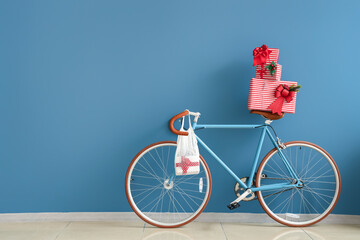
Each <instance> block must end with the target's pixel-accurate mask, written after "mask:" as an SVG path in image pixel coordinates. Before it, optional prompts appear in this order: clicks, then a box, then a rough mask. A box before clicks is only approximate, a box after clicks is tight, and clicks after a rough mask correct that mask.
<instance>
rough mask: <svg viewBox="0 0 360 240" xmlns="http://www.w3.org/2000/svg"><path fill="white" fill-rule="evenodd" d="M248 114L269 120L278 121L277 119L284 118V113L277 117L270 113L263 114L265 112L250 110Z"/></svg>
mask: <svg viewBox="0 0 360 240" xmlns="http://www.w3.org/2000/svg"><path fill="white" fill-rule="evenodd" d="M250 113H255V114H259V115H261V116H263V117H264V118H266V119H269V120H278V119H280V118H282V117H284V115H285V113H281V115H277V114H273V113H271V112H265V111H260V110H251V111H250Z"/></svg>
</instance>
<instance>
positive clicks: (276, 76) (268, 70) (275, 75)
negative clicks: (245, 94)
mask: <svg viewBox="0 0 360 240" xmlns="http://www.w3.org/2000/svg"><path fill="white" fill-rule="evenodd" d="M281 70H282V66H281V65H280V64H276V63H275V62H272V63H271V64H269V65H256V73H255V78H260V79H268V80H275V81H280V79H281Z"/></svg>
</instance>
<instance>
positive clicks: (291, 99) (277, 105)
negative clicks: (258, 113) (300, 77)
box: [248, 78, 297, 114]
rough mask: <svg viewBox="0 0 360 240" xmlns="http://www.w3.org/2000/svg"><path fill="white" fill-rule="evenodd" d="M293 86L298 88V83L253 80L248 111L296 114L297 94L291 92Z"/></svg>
mask: <svg viewBox="0 0 360 240" xmlns="http://www.w3.org/2000/svg"><path fill="white" fill-rule="evenodd" d="M293 86H297V82H289V81H269V80H267V79H258V78H253V79H251V82H250V90H249V101H248V109H249V110H262V111H268V112H272V113H277V114H281V112H285V113H295V105H296V92H295V91H291V90H290V91H289V88H290V89H291V88H292V87H293Z"/></svg>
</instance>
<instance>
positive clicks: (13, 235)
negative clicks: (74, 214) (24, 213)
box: [0, 222, 69, 240]
mask: <svg viewBox="0 0 360 240" xmlns="http://www.w3.org/2000/svg"><path fill="white" fill-rule="evenodd" d="M68 224H69V223H68V222H26V223H0V239H1V240H23V239H24V240H53V239H55V238H56V237H57V236H58V234H59V233H60V232H61V231H63V229H64V228H65V227H66V226H67V225H68Z"/></svg>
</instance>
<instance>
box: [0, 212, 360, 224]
mask: <svg viewBox="0 0 360 240" xmlns="http://www.w3.org/2000/svg"><path fill="white" fill-rule="evenodd" d="M54 221H56V222H58V221H62V222H64V221H65V222H68V221H70V222H77V221H140V218H138V217H137V216H136V214H135V213H133V212H67V213H64V212H55V213H2V214H0V222H54ZM195 221H196V222H239V223H273V222H274V221H273V220H272V219H271V218H270V217H268V216H267V215H266V214H265V213H210V212H205V213H202V214H201V215H200V216H199V217H198V218H197V219H196V220H195ZM321 224H360V215H342V214H330V215H329V216H328V217H327V218H325V219H324V220H323V221H321Z"/></svg>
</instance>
